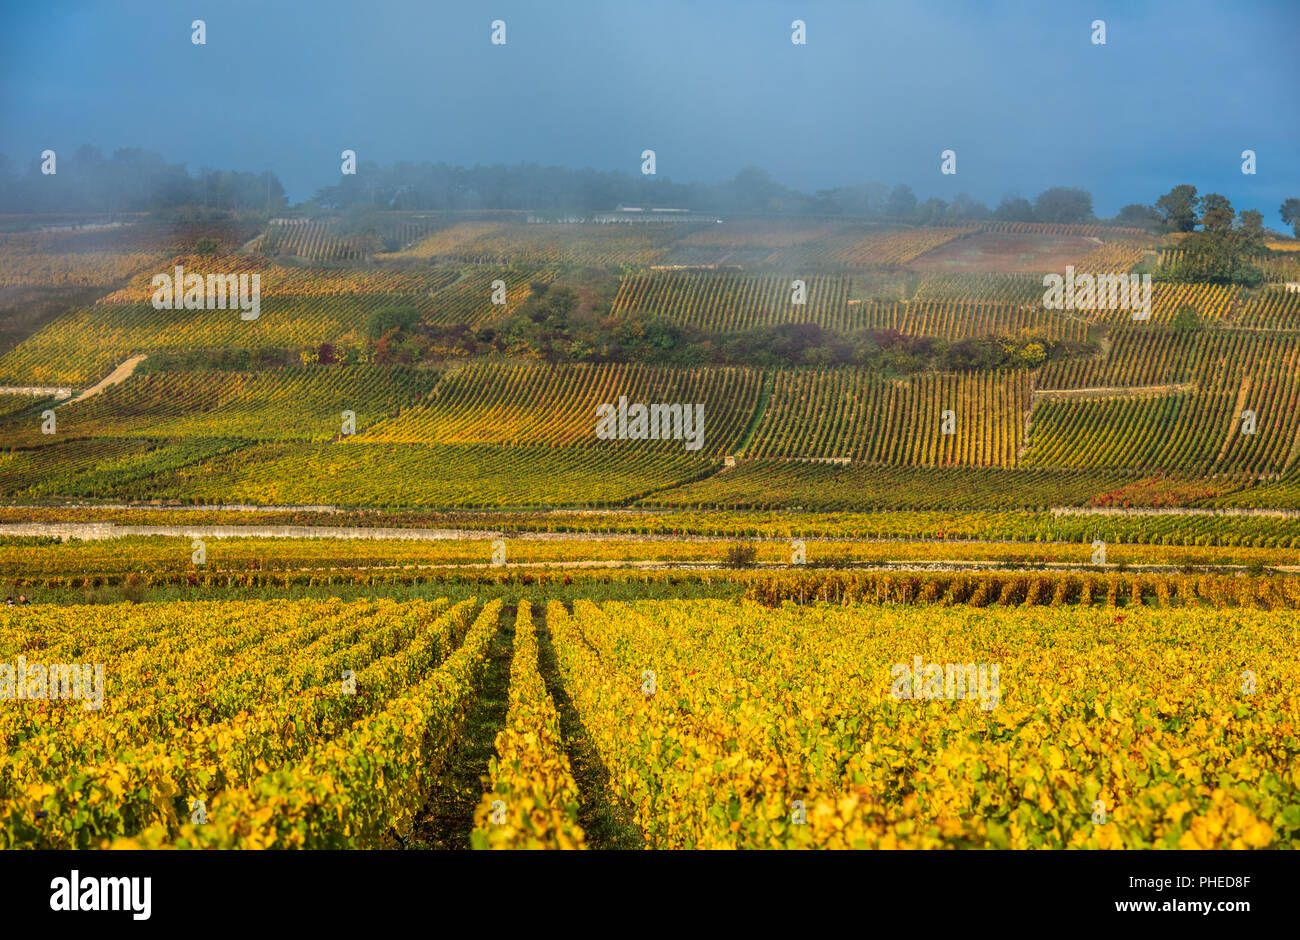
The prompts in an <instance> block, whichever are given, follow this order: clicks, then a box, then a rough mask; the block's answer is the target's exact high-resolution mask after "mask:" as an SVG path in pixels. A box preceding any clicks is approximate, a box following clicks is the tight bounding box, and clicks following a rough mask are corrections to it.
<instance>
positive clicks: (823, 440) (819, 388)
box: [747, 371, 1029, 467]
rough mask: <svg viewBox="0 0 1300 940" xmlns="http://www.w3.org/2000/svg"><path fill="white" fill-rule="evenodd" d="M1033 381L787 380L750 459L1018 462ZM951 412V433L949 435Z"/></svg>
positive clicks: (825, 376) (810, 375)
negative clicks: (947, 428) (947, 417)
mask: <svg viewBox="0 0 1300 940" xmlns="http://www.w3.org/2000/svg"><path fill="white" fill-rule="evenodd" d="M1028 396H1029V385H1028V375H1027V374H1026V373H1023V372H1020V373H1008V374H994V373H988V374H983V375H979V374H957V375H934V376H924V377H921V378H917V379H909V380H906V381H900V382H894V381H887V380H882V379H880V378H878V377H876V376H874V375H873V374H871V373H867V372H846V371H841V372H831V373H825V372H780V373H778V374H777V379H776V384H775V387H774V390H773V393H772V398H771V401H770V402H769V404H768V407H767V412H766V414H764V416H763V419H762V421H761V422H760V423H759V425H758V430H757V432H756V433H755V435H754V441H753V443H752V445H751V446H750V448H749V450H748V452H747V455H748V456H752V457H755V458H787V459H789V458H794V459H797V458H832V457H838V458H849V459H850V460H853V461H860V462H866V463H873V464H889V465H904V466H922V467H948V466H959V465H964V466H976V467H1006V466H1011V465H1012V464H1014V462H1015V458H1016V451H1017V449H1018V448H1019V446H1020V435H1021V431H1022V424H1023V415H1024V412H1025V410H1026V409H1027V407H1028ZM945 412H950V413H951V415H950V416H949V420H950V421H951V427H952V430H951V433H948V432H945V430H944V424H945Z"/></svg>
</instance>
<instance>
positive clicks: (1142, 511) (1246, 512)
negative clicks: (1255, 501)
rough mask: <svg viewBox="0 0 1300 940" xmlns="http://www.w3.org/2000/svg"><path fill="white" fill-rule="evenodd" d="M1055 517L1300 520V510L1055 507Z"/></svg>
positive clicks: (1184, 507)
mask: <svg viewBox="0 0 1300 940" xmlns="http://www.w3.org/2000/svg"><path fill="white" fill-rule="evenodd" d="M1051 513H1052V515H1054V516H1263V517H1266V518H1273V519H1300V509H1251V508H1247V507H1241V508H1228V509H1201V508H1197V507H1195V506H1148V507H1146V508H1143V507H1141V506H1053V507H1052V509H1051Z"/></svg>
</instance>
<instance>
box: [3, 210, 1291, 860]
mask: <svg viewBox="0 0 1300 940" xmlns="http://www.w3.org/2000/svg"><path fill="white" fill-rule="evenodd" d="M536 218H538V219H539V220H538V221H525V220H524V218H523V217H522V214H521V213H508V212H500V213H496V214H493V215H491V216H485V215H482V214H475V213H458V212H451V211H446V212H402V211H388V212H385V213H384V217H383V220H382V224H378V223H377V224H373V225H371V226H370V227H369V228H367V229H366V230H364V231H360V230H356V229H353V228H350V227H349V224H348V222H347V221H346V219H344V218H343V217H341V216H340V217H334V216H330V215H328V214H322V215H320V216H319V217H317V218H288V219H271V220H266V219H251V220H247V221H243V222H240V221H236V220H234V219H231V220H227V221H226V222H223V223H212V224H209V223H179V222H177V223H166V222H162V221H159V220H149V219H144V220H139V221H134V222H132V223H131V224H129V225H126V226H123V227H122V228H121V229H120V230H119V231H118V232H117V234H116V235H115V237H114V238H113V239H106V238H105V237H104V236H103V235H101V234H97V233H96V232H95V231H93V230H89V231H76V230H72V231H63V232H43V233H34V232H23V231H14V232H9V233H6V234H3V235H0V287H2V288H4V289H13V290H18V291H28V292H33V293H31V294H30V296H46V295H48V296H52V297H55V298H64V297H69V296H70V295H68V294H65V293H63V292H66V291H69V290H74V289H75V290H76V291H77V294H76V296H75V297H72V298H71V299H70V301H69V302H67V303H63V302H62V300H57V299H56V300H55V301H53V303H54V304H55V312H54V313H53V314H52V315H50V316H47V317H45V318H44V319H42V320H40V321H39V322H32V323H31V324H30V328H29V329H26V331H25V332H22V335H20V336H16V338H15V339H14V341H12V342H9V343H7V344H6V345H5V346H4V347H3V349H2V350H0V385H3V388H0V433H2V434H3V436H4V442H5V448H4V451H3V453H2V454H0V499H2V500H3V501H4V505H0V575H2V576H3V577H4V578H6V579H7V580H8V581H9V582H10V587H11V590H12V592H13V593H14V594H15V595H19V594H21V595H22V597H23V598H24V599H32V600H34V601H35V603H34V604H31V605H23V604H15V605H14V606H12V607H5V608H3V609H0V702H3V704H4V707H3V709H0V736H3V739H4V742H5V757H4V758H3V766H4V774H3V779H2V781H0V820H2V821H3V822H2V824H0V833H2V835H0V844H3V845H4V846H5V847H8V848H42V849H67V850H84V849H99V848H118V849H123V848H126V849H131V848H140V849H153V848H164V847H169V848H182V849H188V848H238V849H261V848H307V849H312V848H352V849H366V848H408V849H410V848H415V849H439V848H465V847H472V848H476V849H514V848H562V849H603V848H654V849H693V848H766V849H804V848H856V849H881V848H903V847H906V848H966V849H983V848H1011V849H1031V848H1076V849H1109V848H1130V849H1133V848H1163V849H1206V848H1216V849H1217V848H1228V849H1249V848H1294V847H1296V846H1297V845H1298V844H1300V771H1298V770H1297V767H1300V759H1297V758H1298V752H1300V748H1298V747H1297V738H1296V728H1297V727H1300V713H1297V704H1296V703H1297V701H1298V699H1297V697H1296V695H1295V694H1294V691H1295V684H1296V680H1297V679H1298V678H1300V675H1297V670H1296V664H1295V657H1294V656H1293V655H1291V654H1290V651H1292V650H1294V648H1295V646H1296V645H1297V642H1298V641H1300V635H1298V634H1297V628H1296V626H1295V623H1294V619H1295V618H1294V617H1293V616H1291V613H1292V612H1293V611H1294V609H1296V608H1297V607H1300V588H1297V583H1298V582H1297V580H1296V575H1295V574H1294V573H1293V572H1294V571H1296V570H1300V555H1297V554H1296V552H1297V549H1298V548H1300V424H1298V423H1297V421H1298V419H1297V415H1298V414H1300V385H1297V382H1298V381H1300V380H1297V375H1300V291H1295V290H1292V289H1291V288H1290V287H1289V286H1288V283H1287V281H1286V278H1287V277H1290V276H1291V267H1289V266H1288V264H1289V259H1290V258H1291V254H1290V253H1288V249H1289V247H1290V243H1289V242H1281V241H1279V242H1276V243H1275V244H1276V245H1277V247H1276V248H1270V249H1268V255H1267V257H1264V258H1262V259H1261V261H1260V267H1261V270H1263V271H1264V272H1265V279H1264V280H1263V281H1262V282H1261V283H1259V284H1258V285H1256V286H1247V285H1244V284H1235V283H1221V282H1210V281H1198V280H1196V279H1194V278H1193V279H1175V278H1166V277H1162V276H1161V272H1162V271H1163V272H1165V273H1166V274H1168V273H1169V271H1171V270H1173V269H1174V268H1176V267H1177V266H1178V265H1180V264H1184V263H1185V259H1186V256H1187V252H1188V249H1186V248H1183V247H1180V246H1181V245H1182V244H1183V242H1182V240H1180V239H1177V238H1174V237H1173V236H1172V235H1169V234H1156V233H1148V232H1147V231H1144V230H1140V229H1132V228H1128V227H1123V226H1104V225H1084V224H1080V225H1065V224H1039V223H1027V222H1015V223H1011V222H995V221H985V222H982V223H970V224H963V225H939V226H915V225H914V226H908V225H902V224H883V225H882V224H865V223H857V222H845V221H837V220H821V221H801V220H793V219H778V218H770V219H768V218H758V217H754V218H745V219H741V220H738V221H734V222H733V221H724V222H723V223H721V224H719V223H718V222H717V221H716V220H714V219H712V218H710V219H708V220H696V219H692V218H689V217H688V218H678V219H676V220H674V221H673V222H671V223H669V222H656V221H646V222H638V223H636V224H635V225H632V224H628V225H617V224H610V223H607V222H600V223H598V222H583V221H581V220H580V219H578V218H576V217H574V218H567V220H566V221H563V222H554V223H551V222H545V221H541V220H540V217H536ZM1027 258H1028V259H1030V260H1028V261H1027V260H1026V259H1027ZM1038 258H1042V259H1047V260H1043V261H1037V260H1033V259H1038ZM1036 265H1037V266H1040V267H1041V268H1042V269H1041V270H1039V269H1038V267H1036ZM1067 269H1068V270H1067ZM181 271H183V272H184V274H183V276H182V275H180V274H179V272H181ZM162 272H167V273H169V274H172V273H175V274H176V275H177V276H175V277H174V280H176V281H177V283H180V284H181V285H182V287H183V286H184V283H183V282H185V281H188V280H189V279H190V278H191V277H192V278H194V281H193V282H192V285H194V284H198V285H206V284H207V283H208V279H209V278H210V279H212V282H213V283H214V284H218V283H221V284H235V285H238V284H239V283H241V279H243V280H244V282H247V283H250V284H255V285H257V288H258V291H259V295H258V300H257V303H258V305H259V306H258V307H257V310H258V315H257V316H256V317H252V318H243V319H241V316H240V314H239V313H238V312H232V311H238V310H239V309H240V304H239V302H238V296H239V295H238V293H236V295H235V297H234V298H228V299H230V300H233V303H227V304H220V303H208V302H207V297H206V295H203V294H201V293H200V292H199V291H198V288H197V287H196V288H195V291H196V292H195V293H194V294H193V297H192V300H193V302H192V303H191V302H188V301H186V300H185V299H184V298H185V296H186V295H185V293H184V291H181V292H178V294H179V297H180V299H181V300H182V302H181V303H174V304H172V305H171V308H167V305H163V306H161V307H160V306H159V305H158V304H156V303H154V302H153V297H154V292H155V290H156V288H155V286H154V280H155V279H156V278H157V277H158V275H159V274H160V273H162ZM1085 274H1086V275H1090V276H1092V277H1094V278H1096V279H1097V280H1096V283H1100V284H1105V285H1111V284H1112V283H1114V284H1118V283H1119V280H1120V279H1121V278H1123V279H1124V283H1125V284H1126V285H1133V284H1138V285H1140V287H1141V290H1140V291H1139V293H1138V300H1137V303H1136V306H1134V305H1130V307H1123V306H1122V305H1112V304H1109V303H1108V302H1102V303H1096V302H1094V303H1091V304H1089V303H1079V302H1075V303H1065V302H1062V303H1060V304H1045V303H1044V293H1045V288H1048V289H1049V292H1050V285H1051V284H1052V283H1054V282H1053V281H1052V278H1056V279H1057V280H1059V281H1060V282H1061V288H1062V290H1063V289H1064V287H1065V285H1066V284H1067V283H1069V284H1071V285H1074V284H1076V283H1080V281H1079V278H1080V277H1081V276H1082V275H1085ZM1152 275H1154V278H1152V277H1151V276H1152ZM1144 279H1146V280H1144ZM50 292H57V293H50ZM1108 293H1109V287H1107V288H1106V289H1105V290H1103V291H1102V292H1100V293H1094V294H1093V301H1097V300H1103V301H1107V300H1108ZM1074 299H1075V300H1076V301H1077V300H1078V298H1077V297H1075V298H1074ZM1062 300H1064V297H1063V298H1062ZM246 306H251V304H249V305H246ZM1138 313H1141V314H1143V315H1141V316H1138V315H1136V314H1138ZM1147 313H1149V316H1146V315H1145V314H1147ZM84 664H92V665H93V667H94V668H91V669H90V671H89V672H87V671H86V670H85V669H83V668H81V667H82V666H83V665H84ZM74 666H75V667H76V668H74ZM95 668H98V669H99V672H95V671H94V669H95ZM86 676H90V677H92V678H94V677H99V679H98V682H99V684H98V686H96V685H95V682H94V681H85V682H83V681H82V680H83V679H84V678H85V677H86ZM900 690H901V691H900ZM74 706H75V707H74Z"/></svg>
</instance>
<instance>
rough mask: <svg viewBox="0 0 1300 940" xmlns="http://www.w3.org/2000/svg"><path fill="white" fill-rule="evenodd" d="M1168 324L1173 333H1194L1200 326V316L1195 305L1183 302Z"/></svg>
mask: <svg viewBox="0 0 1300 940" xmlns="http://www.w3.org/2000/svg"><path fill="white" fill-rule="evenodd" d="M1169 325H1170V327H1171V328H1172V329H1173V331H1174V332H1175V333H1195V332H1196V331H1197V330H1199V329H1200V328H1201V318H1200V316H1199V315H1198V314H1197V312H1196V308H1195V307H1193V306H1191V305H1190V304H1183V305H1182V306H1181V307H1179V308H1178V312H1177V313H1175V314H1174V318H1173V320H1172V321H1170V324H1169Z"/></svg>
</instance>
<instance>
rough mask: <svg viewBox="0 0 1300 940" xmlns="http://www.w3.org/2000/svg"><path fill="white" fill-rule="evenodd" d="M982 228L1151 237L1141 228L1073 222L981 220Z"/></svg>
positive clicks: (1077, 235)
mask: <svg viewBox="0 0 1300 940" xmlns="http://www.w3.org/2000/svg"><path fill="white" fill-rule="evenodd" d="M980 229H981V230H982V231H985V232H1006V233H1009V234H1013V235H1073V236H1076V237H1082V238H1116V239H1122V238H1131V239H1143V238H1148V237H1150V236H1149V234H1148V233H1147V232H1146V231H1145V230H1144V229H1140V228H1123V227H1119V226H1111V225H1076V224H1073V223H1069V224H1062V223H1051V222H981V223H980Z"/></svg>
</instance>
